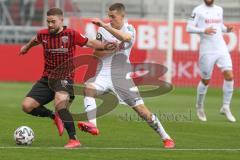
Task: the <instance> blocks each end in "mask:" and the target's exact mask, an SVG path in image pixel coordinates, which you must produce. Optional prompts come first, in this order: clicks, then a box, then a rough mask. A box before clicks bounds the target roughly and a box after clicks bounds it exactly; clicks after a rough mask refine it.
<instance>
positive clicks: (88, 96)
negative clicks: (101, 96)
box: [84, 83, 97, 127]
mask: <svg viewBox="0 0 240 160" xmlns="http://www.w3.org/2000/svg"><path fill="white" fill-rule="evenodd" d="M96 95H97V91H96V88H95V85H94V84H93V83H86V84H85V88H84V110H85V112H87V117H88V121H89V122H90V123H92V124H94V125H95V126H96V127H97V120H96V109H97V105H96V100H95V96H96Z"/></svg>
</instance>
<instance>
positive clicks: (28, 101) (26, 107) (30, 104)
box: [22, 97, 40, 113]
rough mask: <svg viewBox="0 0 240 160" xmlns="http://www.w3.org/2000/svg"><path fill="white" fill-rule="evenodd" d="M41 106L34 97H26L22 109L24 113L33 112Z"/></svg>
mask: <svg viewBox="0 0 240 160" xmlns="http://www.w3.org/2000/svg"><path fill="white" fill-rule="evenodd" d="M39 106H40V104H39V103H38V102H37V101H36V100H35V99H33V98H32V97H25V98H24V99H23V101H22V109H23V111H24V112H27V113H28V112H31V111H32V110H33V109H34V108H37V107H39Z"/></svg>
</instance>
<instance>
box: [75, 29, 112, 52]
mask: <svg viewBox="0 0 240 160" xmlns="http://www.w3.org/2000/svg"><path fill="white" fill-rule="evenodd" d="M74 34H75V36H74V37H75V39H74V44H75V45H79V46H81V47H82V46H87V47H90V48H93V49H99V50H113V49H115V48H116V44H115V43H102V42H101V41H98V40H89V39H88V38H87V37H85V36H83V35H82V34H79V33H78V32H77V31H75V32H74Z"/></svg>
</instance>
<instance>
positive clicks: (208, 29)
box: [187, 0, 236, 122]
mask: <svg viewBox="0 0 240 160" xmlns="http://www.w3.org/2000/svg"><path fill="white" fill-rule="evenodd" d="M231 31H232V27H230V26H228V27H226V26H225V25H224V24H223V9H222V8H221V7H219V6H217V5H214V0H204V3H203V4H201V5H199V6H197V7H195V8H194V10H193V12H192V15H191V18H190V20H189V21H188V24H187V32H189V33H198V34H200V54H199V67H200V71H201V78H202V79H201V81H200V82H199V84H198V88H197V103H196V107H197V116H198V118H199V119H200V120H201V121H207V118H206V115H205V112H204V99H205V95H206V92H207V88H208V84H209V81H210V78H211V75H212V72H213V68H214V65H215V64H216V65H217V66H218V67H219V68H220V69H221V71H222V73H223V76H224V83H223V105H222V108H221V109H220V113H222V114H225V115H226V117H227V119H228V120H229V121H231V122H235V121H236V119H235V118H234V116H233V115H232V113H231V110H230V102H231V99H232V94H233V87H234V84H233V83H234V82H233V72H232V60H231V57H230V54H229V51H228V49H227V46H226V43H225V41H224V39H223V32H231Z"/></svg>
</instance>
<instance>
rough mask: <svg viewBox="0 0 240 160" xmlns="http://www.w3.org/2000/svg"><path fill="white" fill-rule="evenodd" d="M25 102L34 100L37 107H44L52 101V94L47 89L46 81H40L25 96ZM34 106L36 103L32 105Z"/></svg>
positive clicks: (43, 79)
mask: <svg viewBox="0 0 240 160" xmlns="http://www.w3.org/2000/svg"><path fill="white" fill-rule="evenodd" d="M26 98H27V99H26V100H29V101H30V99H34V100H35V101H36V102H37V103H38V104H39V105H45V104H47V103H49V102H50V101H52V100H53V98H54V92H53V91H52V90H51V89H50V88H49V87H48V80H47V79H45V78H42V79H40V80H39V81H37V83H35V84H34V86H33V87H32V89H31V90H30V91H29V92H28V94H27V95H26ZM34 104H35V105H36V103H34Z"/></svg>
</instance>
